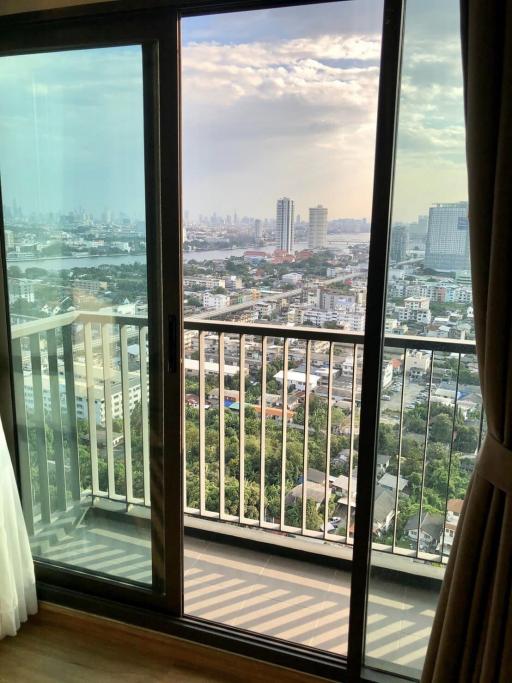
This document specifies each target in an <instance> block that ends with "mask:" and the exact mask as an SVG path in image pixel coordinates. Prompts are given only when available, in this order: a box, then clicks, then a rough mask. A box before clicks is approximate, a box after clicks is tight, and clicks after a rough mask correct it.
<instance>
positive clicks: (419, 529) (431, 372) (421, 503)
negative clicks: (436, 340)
mask: <svg viewBox="0 0 512 683" xmlns="http://www.w3.org/2000/svg"><path fill="white" fill-rule="evenodd" d="M433 373H434V351H432V353H431V355H430V375H429V380H428V403H427V417H426V421H425V445H424V448H423V469H422V473H421V489H420V511H419V520H418V538H417V539H416V557H419V554H420V536H421V523H422V517H423V489H424V487H425V475H426V472H427V449H428V435H429V431H430V424H429V423H430V406H431V404H432V402H431V397H432V376H433Z"/></svg>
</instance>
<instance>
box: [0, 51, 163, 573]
mask: <svg viewBox="0 0 512 683" xmlns="http://www.w3.org/2000/svg"><path fill="white" fill-rule="evenodd" d="M0 93H1V96H0V122H1V126H2V135H1V136H0V168H1V173H2V193H3V202H4V205H3V213H4V224H5V230H4V239H5V246H6V252H7V272H8V292H9V312H10V317H11V329H12V351H13V364H14V378H15V400H16V418H17V429H18V440H19V444H20V468H21V472H22V480H23V481H22V483H23V502H24V509H25V516H26V520H27V524H28V527H29V530H30V532H31V544H32V550H33V552H34V555H35V556H37V557H39V558H43V559H46V560H49V561H52V562H57V563H63V564H66V565H71V566H73V567H80V568H83V569H87V570H90V571H93V572H98V573H102V574H107V575H109V576H114V577H119V578H122V579H128V580H133V581H139V582H144V583H148V582H151V552H150V545H151V544H150V526H149V525H150V522H149V505H150V492H149V476H148V473H149V449H148V367H147V357H148V354H147V344H148V327H147V306H148V303H147V302H148V298H147V275H146V227H145V194H144V193H145V190H144V133H143V101H142V52H141V47H140V46H130V47H116V48H108V49H89V50H77V51H67V52H55V53H48V54H34V55H22V56H12V57H3V58H2V59H1V60H0Z"/></svg>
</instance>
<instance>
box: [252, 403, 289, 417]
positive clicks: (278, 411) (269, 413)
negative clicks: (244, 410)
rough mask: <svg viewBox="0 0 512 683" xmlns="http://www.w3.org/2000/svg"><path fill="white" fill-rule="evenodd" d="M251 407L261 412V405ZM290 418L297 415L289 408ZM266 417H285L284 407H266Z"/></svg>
mask: <svg viewBox="0 0 512 683" xmlns="http://www.w3.org/2000/svg"><path fill="white" fill-rule="evenodd" d="M251 408H254V410H255V411H256V412H257V413H261V406H253V405H251ZM287 413H288V419H289V420H291V418H292V417H293V416H294V415H295V413H294V412H293V410H288V411H287ZM265 417H283V409H282V408H270V407H268V408H265Z"/></svg>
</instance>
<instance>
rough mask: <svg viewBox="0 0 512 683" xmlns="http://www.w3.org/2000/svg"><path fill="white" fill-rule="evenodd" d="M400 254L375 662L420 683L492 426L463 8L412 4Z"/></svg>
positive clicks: (398, 191)
mask: <svg viewBox="0 0 512 683" xmlns="http://www.w3.org/2000/svg"><path fill="white" fill-rule="evenodd" d="M389 259H390V262H389V266H390V267H389V277H388V287H387V307H386V340H385V342H384V362H383V370H382V394H381V405H380V427H379V437H378V453H377V481H376V489H375V512H374V524H373V552H372V567H371V581H370V594H369V602H368V621H367V637H366V662H367V664H369V665H375V666H376V667H378V668H379V669H385V670H390V671H393V672H398V673H401V674H405V675H410V676H412V677H413V678H417V677H419V674H420V672H421V668H422V666H423V660H424V656H425V652H426V647H427V643H428V638H429V635H430V630H431V625H432V619H433V616H434V612H435V608H436V604H437V598H438V594H439V589H440V585H441V581H442V578H443V574H444V569H445V565H446V562H447V559H448V557H449V555H450V551H451V547H452V543H453V536H454V532H455V529H456V527H457V523H458V519H459V515H460V511H461V506H462V501H463V499H464V495H465V492H466V489H467V486H468V483H469V479H470V476H471V472H472V469H473V465H474V460H475V454H476V452H477V449H478V444H479V442H480V440H481V437H482V431H483V420H482V414H481V394H480V389H479V384H478V369H477V361H476V357H475V355H474V341H473V340H474V325H473V309H472V299H471V277H470V272H469V241H468V222H467V201H466V168H465V150H464V116H463V100H462V68H461V58H460V36H459V17H458V4H457V3H456V2H449V3H446V2H438V1H436V2H433V3H428V4H425V3H422V2H417V1H416V0H411V2H409V3H408V7H407V18H406V26H405V51H404V58H403V72H402V84H401V97H400V120H399V128H398V148H397V162H396V177H395V197H394V206H393V225H392V231H391V241H390V253H389ZM404 335H405V336H406V337H407V336H409V337H410V336H412V337H414V338H413V339H412V340H411V339H409V340H407V341H406V337H404ZM418 337H420V339H418ZM421 337H423V338H424V339H421Z"/></svg>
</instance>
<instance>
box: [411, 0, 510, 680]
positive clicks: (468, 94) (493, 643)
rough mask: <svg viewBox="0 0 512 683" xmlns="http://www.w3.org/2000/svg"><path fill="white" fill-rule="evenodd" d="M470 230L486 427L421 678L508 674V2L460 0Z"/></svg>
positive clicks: (502, 676) (485, 677)
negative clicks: (485, 435) (486, 431)
mask: <svg viewBox="0 0 512 683" xmlns="http://www.w3.org/2000/svg"><path fill="white" fill-rule="evenodd" d="M461 33H462V56H463V65H464V97H465V111H466V152H467V163H468V192H469V231H470V240H471V270H472V281H473V304H474V313H475V331H476V345H477V355H478V362H479V368H480V382H481V386H482V396H483V403H484V407H485V412H486V418H487V428H488V435H487V437H486V438H485V440H484V442H483V444H482V448H481V450H480V453H479V456H478V459H477V464H476V467H475V472H474V474H473V478H472V481H471V484H470V487H469V490H468V493H467V496H466V499H465V504H464V509H463V511H462V515H461V519H460V521H459V525H458V529H457V533H456V538H455V541H454V546H453V549H452V552H451V555H450V559H449V562H448V567H447V570H446V575H445V579H444V582H443V587H442V589H441V595H440V598H439V604H438V608H437V611H436V616H435V618H434V624H433V628H432V635H431V638H430V643H429V647H428V651H427V656H426V660H425V666H424V669H423V676H422V683H456V682H457V681H459V682H460V683H469V682H474V683H477V682H478V683H491V682H494V681H497V682H499V683H509V682H510V681H512V590H511V587H512V2H510V1H509V0H503V1H502V0H497V1H496V2H495V1H492V2H490V1H489V0H461Z"/></svg>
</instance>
